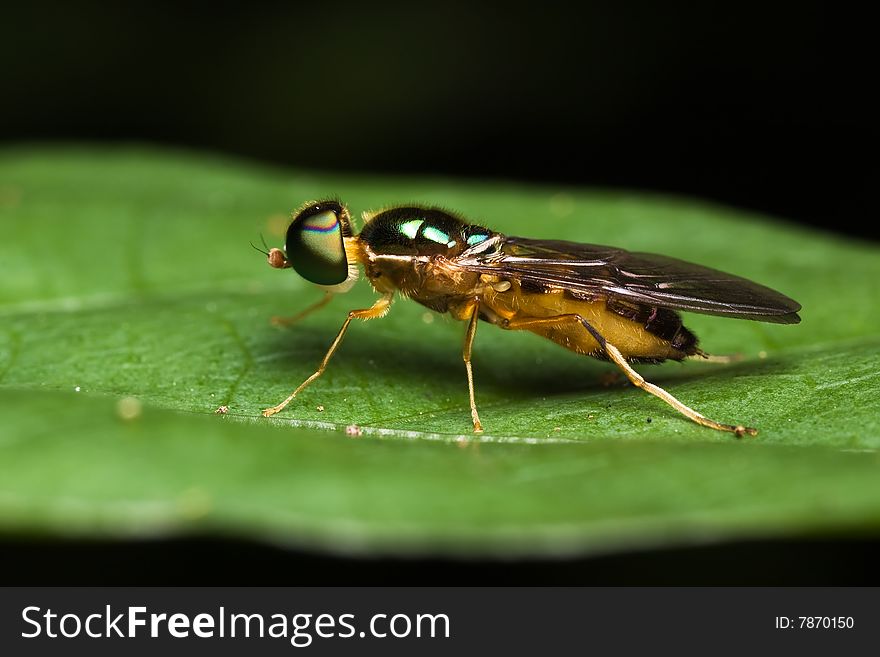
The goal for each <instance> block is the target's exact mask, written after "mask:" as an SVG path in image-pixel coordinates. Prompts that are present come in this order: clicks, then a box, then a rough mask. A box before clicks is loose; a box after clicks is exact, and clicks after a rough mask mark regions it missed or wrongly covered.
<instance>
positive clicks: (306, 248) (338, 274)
mask: <svg viewBox="0 0 880 657" xmlns="http://www.w3.org/2000/svg"><path fill="white" fill-rule="evenodd" d="M341 212H342V208H341V207H340V206H339V205H337V204H335V203H320V204H317V205H313V206H310V207H308V208H306V209H305V210H303V211H302V212H300V213H299V214H298V215H297V216H296V218H295V219H294V220H293V223H292V224H290V228H288V229H287V244H286V250H287V257H288V259H289V260H290V264H291V266H292V267H293V268H294V269H295V270H296V272H297V273H298V274H299V275H300V276H302V277H303V278H305V279H306V280H308V281H311V282H312V283H317V284H318V285H338V284H339V283H342V282H344V281H345V279H346V278H348V261H347V260H346V259H345V247H344V246H343V241H342V224H341V223H340V221H339V216H340V214H341Z"/></svg>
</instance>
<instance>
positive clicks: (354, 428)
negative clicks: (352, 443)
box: [345, 424, 364, 437]
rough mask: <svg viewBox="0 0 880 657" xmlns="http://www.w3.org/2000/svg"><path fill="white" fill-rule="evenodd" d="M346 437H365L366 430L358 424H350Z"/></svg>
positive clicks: (346, 430) (346, 428)
mask: <svg viewBox="0 0 880 657" xmlns="http://www.w3.org/2000/svg"><path fill="white" fill-rule="evenodd" d="M345 435H346V436H354V437H357V436H363V435H364V430H363V429H361V428H360V427H359V426H358V425H356V424H349V425H348V426H347V427H345Z"/></svg>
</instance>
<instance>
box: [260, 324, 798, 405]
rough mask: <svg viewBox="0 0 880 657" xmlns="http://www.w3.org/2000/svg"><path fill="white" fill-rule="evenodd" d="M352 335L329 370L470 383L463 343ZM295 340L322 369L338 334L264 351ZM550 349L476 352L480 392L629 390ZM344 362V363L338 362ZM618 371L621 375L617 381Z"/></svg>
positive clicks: (608, 371) (769, 364) (698, 374)
mask: <svg viewBox="0 0 880 657" xmlns="http://www.w3.org/2000/svg"><path fill="white" fill-rule="evenodd" d="M352 337H353V336H349V337H347V339H346V341H345V344H344V346H342V347H340V349H339V351H337V353H336V354H335V355H334V359H333V361H331V364H330V367H339V368H350V369H351V371H357V372H371V371H372V372H375V373H376V375H377V376H381V377H383V378H384V379H390V380H393V381H396V382H399V384H400V385H403V386H414V385H423V384H424V381H425V378H426V376H427V377H428V378H430V380H431V381H432V382H436V383H446V384H448V385H450V386H459V385H464V381H465V368H464V365H463V361H462V358H461V352H460V343H459V341H453V342H452V343H451V344H449V345H445V344H444V345H443V346H442V348H441V347H434V346H432V345H431V340H429V339H419V338H416V337H412V338H411V339H405V338H400V339H395V340H394V342H393V344H390V343H389V341H388V340H386V339H385V338H384V337H383V336H379V335H376V334H371V333H369V332H364V333H362V334H361V335H358V336H357V339H352ZM292 340H296V348H297V353H298V354H299V355H300V356H301V357H302V358H305V359H307V360H308V361H309V362H314V363H315V365H317V364H318V363H320V362H321V359H322V358H323V357H324V355H325V354H326V352H327V349H328V347H329V344H330V342H331V340H332V336H331V335H328V333H327V332H326V331H323V330H320V329H318V328H312V327H298V328H297V329H296V333H295V334H293V333H292V332H291V331H279V332H278V333H276V334H275V337H273V339H272V340H270V341H268V343H267V344H265V345H263V349H264V350H266V351H268V352H284V351H290V348H291V341H292ZM537 344H539V345H540V344H541V343H540V342H538V343H537ZM544 345H546V347H547V349H546V351H545V350H543V349H541V348H537V349H536V350H535V351H532V352H529V353H528V354H518V353H516V352H512V351H511V352H508V351H505V350H503V349H498V348H497V347H496V348H494V349H487V350H486V351H485V352H483V353H477V352H476V351H475V353H474V357H473V364H474V371H475V376H476V377H477V378H478V380H479V384H478V385H479V387H480V388H482V389H483V390H486V391H489V390H494V391H495V392H497V393H499V394H503V395H505V396H517V397H528V396H532V395H535V394H540V395H543V396H546V395H565V394H571V393H577V392H582V391H586V390H593V391H595V390H607V389H613V388H615V387H625V386H627V385H629V384H628V382H627V380H626V377H625V376H624V375H623V373H622V372H620V371H619V370H618V369H617V368H616V367H615V366H614V365H612V364H611V363H608V362H603V361H599V360H597V359H594V358H590V357H586V356H580V355H577V354H574V353H567V352H565V351H564V350H561V349H557V348H556V347H555V345H551V344H549V343H544ZM447 346H448V348H447ZM390 347H392V348H390ZM536 354H537V359H536V357H535V355H536ZM342 359H344V361H345V362H339V361H340V360H342ZM377 364H378V365H377ZM272 366H273V367H289V366H292V365H290V364H289V361H286V360H284V359H276V360H275V361H274V364H273V365H272ZM679 368H681V369H679ZM684 368H687V371H684ZM791 369H792V367H791V364H790V363H789V362H788V361H787V360H785V359H773V358H768V359H760V360H742V361H737V362H734V363H729V364H716V363H712V364H709V363H699V362H695V363H675V362H670V363H668V364H666V365H662V366H659V367H657V366H654V365H650V364H641V365H636V370H637V371H639V373H641V374H642V375H643V376H644V377H645V378H646V379H648V380H650V381H652V382H655V383H659V382H675V383H685V382H691V381H698V380H703V381H705V382H706V383H707V384H708V383H720V382H723V381H724V380H725V379H728V378H730V377H733V376H748V375H759V374H760V375H762V376H766V375H771V374H785V373H786V372H788V371H790V370H791ZM615 373H619V374H620V376H619V377H615ZM609 375H610V376H609Z"/></svg>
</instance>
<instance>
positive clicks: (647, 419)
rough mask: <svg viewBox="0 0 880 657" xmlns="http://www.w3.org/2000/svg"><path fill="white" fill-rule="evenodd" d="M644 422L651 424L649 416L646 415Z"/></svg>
mask: <svg viewBox="0 0 880 657" xmlns="http://www.w3.org/2000/svg"><path fill="white" fill-rule="evenodd" d="M645 422H647V423H648V424H651V422H653V420H652V419H651V418H649V417H646V418H645Z"/></svg>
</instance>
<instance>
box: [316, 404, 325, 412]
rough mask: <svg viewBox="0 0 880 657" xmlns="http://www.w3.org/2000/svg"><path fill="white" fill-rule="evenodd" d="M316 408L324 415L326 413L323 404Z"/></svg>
mask: <svg viewBox="0 0 880 657" xmlns="http://www.w3.org/2000/svg"><path fill="white" fill-rule="evenodd" d="M315 408H317V409H318V410H319V411H321V412H322V413H323V412H324V406H322V405H321V404H318V405H317V406H315Z"/></svg>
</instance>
